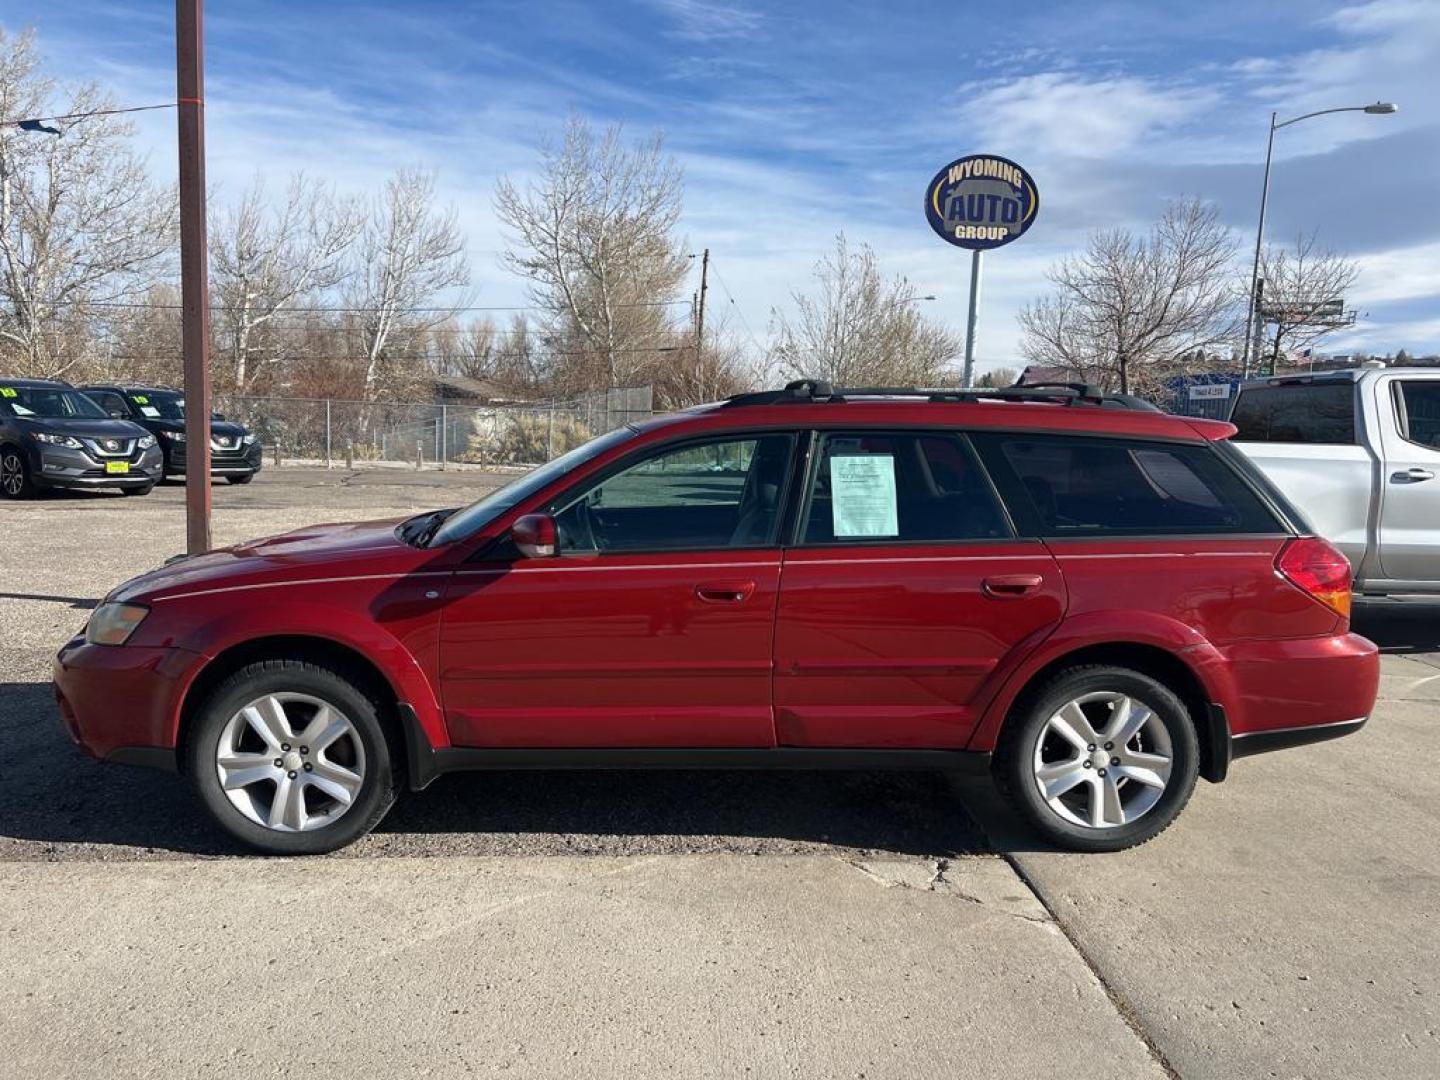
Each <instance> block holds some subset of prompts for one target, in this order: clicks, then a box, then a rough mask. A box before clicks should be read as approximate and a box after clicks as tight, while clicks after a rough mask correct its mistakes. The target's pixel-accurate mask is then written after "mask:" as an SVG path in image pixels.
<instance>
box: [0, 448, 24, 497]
mask: <svg viewBox="0 0 1440 1080" xmlns="http://www.w3.org/2000/svg"><path fill="white" fill-rule="evenodd" d="M24 486H25V463H24V462H23V461H21V460H20V455H19V454H16V453H13V452H12V453H9V454H6V455H5V457H4V460H0V488H3V489H4V491H5V494H6V495H9V496H10V497H11V498H12V499H13V498H15V496H17V495H19V494H20V489H21V488H23V487H24Z"/></svg>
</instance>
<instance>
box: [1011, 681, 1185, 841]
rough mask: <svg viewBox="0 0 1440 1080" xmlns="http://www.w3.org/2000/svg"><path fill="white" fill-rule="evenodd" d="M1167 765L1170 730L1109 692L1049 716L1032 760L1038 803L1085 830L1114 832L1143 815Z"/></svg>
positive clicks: (1165, 779)
mask: <svg viewBox="0 0 1440 1080" xmlns="http://www.w3.org/2000/svg"><path fill="white" fill-rule="evenodd" d="M1173 765H1174V749H1173V747H1172V746H1171V743H1170V732H1168V731H1167V730H1166V729H1165V724H1164V722H1163V721H1162V720H1161V719H1160V716H1159V715H1158V714H1157V713H1156V712H1155V710H1153V709H1151V708H1150V707H1149V706H1148V705H1146V704H1145V703H1144V702H1143V701H1139V700H1138V699H1136V698H1133V697H1131V696H1129V695H1128V694H1122V693H1119V692H1116V691H1108V690H1106V691H1099V692H1097V693H1092V694H1082V695H1081V696H1080V697H1077V698H1075V699H1073V700H1071V701H1067V702H1066V703H1065V704H1064V705H1062V706H1060V708H1059V709H1057V710H1055V712H1054V713H1053V714H1052V715H1051V716H1050V718H1049V719H1048V720H1046V721H1045V727H1044V728H1043V729H1042V730H1041V732H1040V737H1039V738H1038V739H1037V740H1036V741H1035V752H1034V755H1033V775H1034V777H1035V785H1036V787H1037V788H1038V789H1039V791H1040V797H1041V798H1042V799H1044V800H1045V802H1046V804H1047V805H1048V806H1049V807H1050V809H1051V810H1053V811H1054V812H1055V813H1056V814H1058V815H1059V816H1060V817H1061V818H1062V819H1063V820H1065V821H1067V822H1069V823H1071V824H1072V825H1081V826H1084V827H1085V828H1088V829H1113V828H1116V827H1117V826H1120V825H1128V824H1129V823H1130V822H1132V821H1135V820H1137V819H1138V818H1140V817H1143V816H1144V815H1145V814H1147V813H1149V812H1150V811H1151V810H1152V809H1154V807H1155V804H1156V803H1158V802H1159V801H1160V797H1161V796H1162V795H1164V794H1165V785H1166V784H1168V783H1169V781H1170V771H1171V768H1172V767H1173Z"/></svg>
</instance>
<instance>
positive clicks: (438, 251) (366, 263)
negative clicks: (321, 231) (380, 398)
mask: <svg viewBox="0 0 1440 1080" xmlns="http://www.w3.org/2000/svg"><path fill="white" fill-rule="evenodd" d="M434 204H435V176H434V174H433V173H426V172H420V171H418V170H413V169H401V170H400V171H398V172H396V173H395V175H394V176H392V177H391V178H390V179H389V180H388V181H387V182H386V184H385V191H384V193H383V194H382V195H381V196H380V198H379V199H378V200H376V201H375V202H374V203H373V204H372V205H371V207H370V209H369V213H368V215H367V217H366V220H365V223H364V226H363V228H362V229H361V234H360V240H359V243H358V244H357V245H356V249H357V250H356V258H357V262H358V265H357V268H356V273H355V275H354V284H353V286H352V289H351V293H350V295H351V300H352V303H351V306H352V307H354V308H355V309H356V312H357V319H356V326H357V329H358V330H359V332H360V334H361V339H362V341H363V343H364V354H363V362H364V371H365V375H364V380H363V393H364V395H365V400H367V401H369V400H371V399H373V398H374V397H375V393H376V389H377V387H378V384H379V381H380V376H381V374H382V366H383V363H384V359H385V354H386V349H387V347H388V346H389V345H390V344H391V342H392V340H393V339H396V338H397V337H408V338H409V339H410V340H411V342H412V343H413V341H414V339H415V337H417V336H423V334H424V333H425V332H426V331H428V330H429V329H431V328H432V327H435V326H439V325H441V324H443V323H444V322H445V321H446V320H447V319H450V318H453V317H454V311H453V310H449V309H446V308H444V307H443V306H439V305H437V303H436V302H437V299H438V298H439V297H440V296H441V295H442V294H444V293H445V292H446V291H447V290H450V289H455V288H458V287H460V286H462V285H466V284H468V283H469V280H470V269H469V266H468V264H467V263H466V261H465V241H464V239H463V238H462V237H461V235H460V228H459V225H458V224H457V222H456V218H455V211H454V209H453V208H452V209H449V210H444V211H440V210H436V209H435V205H434ZM427 309H429V310H427Z"/></svg>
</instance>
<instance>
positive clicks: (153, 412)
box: [140, 405, 160, 419]
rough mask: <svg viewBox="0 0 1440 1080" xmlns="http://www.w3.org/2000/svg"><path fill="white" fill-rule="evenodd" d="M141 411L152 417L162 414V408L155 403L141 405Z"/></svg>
mask: <svg viewBox="0 0 1440 1080" xmlns="http://www.w3.org/2000/svg"><path fill="white" fill-rule="evenodd" d="M140 411H141V412H142V413H144V414H145V415H146V416H148V417H150V418H152V419H154V418H155V417H157V416H159V415H160V410H159V409H157V408H156V407H155V406H154V405H141V406H140Z"/></svg>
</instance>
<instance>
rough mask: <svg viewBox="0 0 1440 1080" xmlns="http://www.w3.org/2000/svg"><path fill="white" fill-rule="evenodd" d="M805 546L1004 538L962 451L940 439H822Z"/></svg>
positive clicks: (950, 439) (955, 442)
mask: <svg viewBox="0 0 1440 1080" xmlns="http://www.w3.org/2000/svg"><path fill="white" fill-rule="evenodd" d="M801 520H802V521H803V523H804V524H803V531H802V534H801V535H802V541H803V543H805V544H856V543H874V542H877V541H890V542H892V543H905V542H917V543H918V542H926V541H928V542H930V543H947V542H953V541H965V540H987V539H999V538H1003V537H1007V536H1009V535H1010V531H1009V527H1008V525H1007V523H1006V521H1005V517H1004V514H1003V513H1002V511H1001V509H1000V506H999V504H998V503H997V502H996V500H995V496H994V493H993V492H992V491H991V489H990V485H989V483H988V482H987V481H986V479H985V477H984V476H983V475H982V473H981V472H980V468H979V465H978V464H977V463H976V461H975V459H974V457H973V456H972V454H971V452H970V450H969V448H968V447H967V446H966V445H965V443H964V442H963V441H962V440H961V439H960V438H958V437H957V436H954V435H950V434H947V433H943V432H935V433H931V432H913V433H888V432H887V433H883V434H880V433H876V434H871V433H868V432H838V433H833V434H826V435H824V436H822V439H821V444H820V452H819V456H818V458H817V461H816V466H815V469H814V470H813V473H812V480H811V487H810V493H809V497H808V498H807V500H806V506H805V512H804V516H803V518H802V519H801Z"/></svg>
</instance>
